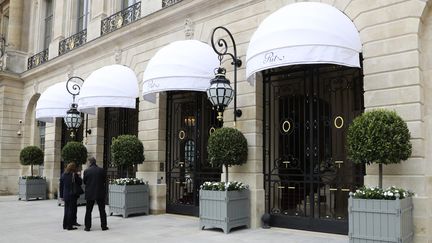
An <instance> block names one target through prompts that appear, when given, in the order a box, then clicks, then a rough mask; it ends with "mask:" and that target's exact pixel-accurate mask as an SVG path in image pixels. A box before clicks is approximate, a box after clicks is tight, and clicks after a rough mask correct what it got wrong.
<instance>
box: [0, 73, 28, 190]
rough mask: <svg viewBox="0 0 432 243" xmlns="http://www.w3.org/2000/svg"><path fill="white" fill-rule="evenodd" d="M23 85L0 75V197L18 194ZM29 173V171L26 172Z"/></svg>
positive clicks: (16, 80) (16, 78)
mask: <svg viewBox="0 0 432 243" xmlns="http://www.w3.org/2000/svg"><path fill="white" fill-rule="evenodd" d="M22 102H23V84H22V82H20V81H18V77H12V76H11V75H8V74H5V73H1V74H0V104H1V105H0V127H1V130H0V141H1V142H0V158H1V159H0V195H2V194H16V193H17V192H18V177H19V176H20V175H21V165H20V162H19V153H20V151H21V148H22V146H21V144H22V140H23V134H22V131H21V135H19V134H18V133H17V132H18V131H19V130H20V129H21V125H22V124H20V122H19V121H20V120H24V118H23V117H24V114H23V111H22ZM28 171H30V170H28Z"/></svg>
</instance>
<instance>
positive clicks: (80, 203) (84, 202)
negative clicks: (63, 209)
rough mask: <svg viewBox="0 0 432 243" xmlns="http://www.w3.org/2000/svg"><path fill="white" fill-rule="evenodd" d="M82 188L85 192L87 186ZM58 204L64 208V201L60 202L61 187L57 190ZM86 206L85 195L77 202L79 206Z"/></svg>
mask: <svg viewBox="0 0 432 243" xmlns="http://www.w3.org/2000/svg"><path fill="white" fill-rule="evenodd" d="M81 188H82V189H83V191H84V192H85V185H84V184H82V185H81ZM57 195H58V196H57V204H58V205H59V206H64V202H63V201H62V200H60V185H59V188H58V189H57ZM85 204H86V200H85V193H83V194H81V195H80V197H79V198H78V200H77V205H85Z"/></svg>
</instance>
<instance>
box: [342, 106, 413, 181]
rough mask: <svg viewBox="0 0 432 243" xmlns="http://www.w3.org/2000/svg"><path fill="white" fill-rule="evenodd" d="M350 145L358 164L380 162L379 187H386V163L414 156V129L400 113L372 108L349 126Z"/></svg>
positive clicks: (395, 162) (350, 156)
mask: <svg viewBox="0 0 432 243" xmlns="http://www.w3.org/2000/svg"><path fill="white" fill-rule="evenodd" d="M347 148H348V157H349V158H350V159H351V160H352V161H353V162H354V163H363V164H372V163H377V164H379V188H382V180H383V171H382V170H383V167H382V165H383V164H397V163H400V162H401V160H407V159H408V158H409V157H410V156H411V142H410V132H409V130H408V127H407V125H406V123H405V122H404V121H403V120H402V118H401V117H400V116H398V115H397V114H396V112H394V111H389V110H384V109H379V110H373V111H368V112H365V113H363V114H362V115H360V116H358V117H357V118H355V119H354V121H353V122H352V123H351V125H350V126H349V128H348V134H347Z"/></svg>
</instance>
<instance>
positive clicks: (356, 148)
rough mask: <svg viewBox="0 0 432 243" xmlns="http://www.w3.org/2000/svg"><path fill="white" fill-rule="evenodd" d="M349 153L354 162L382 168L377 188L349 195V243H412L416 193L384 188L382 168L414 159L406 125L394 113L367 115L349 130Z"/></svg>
mask: <svg viewBox="0 0 432 243" xmlns="http://www.w3.org/2000/svg"><path fill="white" fill-rule="evenodd" d="M347 150H348V156H349V158H350V159H351V160H352V161H353V162H354V163H362V164H372V163H377V164H378V166H379V183H378V185H379V186H378V187H371V188H368V187H363V188H360V189H358V190H356V192H355V193H350V198H349V206H348V216H349V238H350V242H411V241H412V239H413V224H412V208H413V207H412V199H411V197H412V196H413V193H412V192H409V191H406V190H404V189H401V188H396V187H390V188H387V189H385V190H383V189H382V181H383V165H384V164H396V163H400V162H401V161H402V160H407V159H408V158H409V157H410V156H411V142H410V133H409V130H408V127H407V125H406V123H405V122H404V121H403V120H402V118H401V117H400V116H398V115H397V114H396V112H394V111H389V110H382V109H380V110H373V111H368V112H365V113H363V114H362V115H360V116H359V117H357V118H356V119H354V121H353V122H352V124H351V125H350V127H349V128H348V133H347ZM369 229H374V230H369Z"/></svg>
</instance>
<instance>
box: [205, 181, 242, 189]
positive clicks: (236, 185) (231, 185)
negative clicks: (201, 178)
mask: <svg viewBox="0 0 432 243" xmlns="http://www.w3.org/2000/svg"><path fill="white" fill-rule="evenodd" d="M248 188H249V186H248V185H245V184H243V183H242V182H238V181H229V182H227V183H225V182H209V181H206V182H204V183H203V184H202V185H201V187H200V189H201V190H209V191H240V190H245V189H248Z"/></svg>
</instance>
